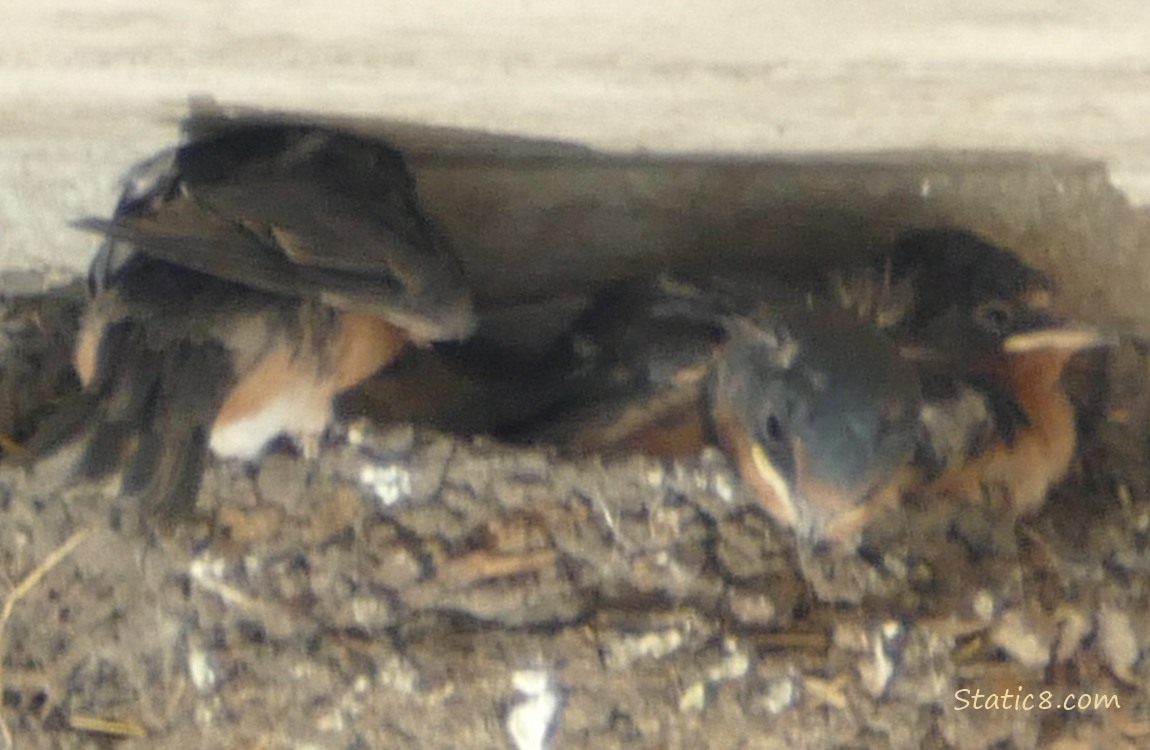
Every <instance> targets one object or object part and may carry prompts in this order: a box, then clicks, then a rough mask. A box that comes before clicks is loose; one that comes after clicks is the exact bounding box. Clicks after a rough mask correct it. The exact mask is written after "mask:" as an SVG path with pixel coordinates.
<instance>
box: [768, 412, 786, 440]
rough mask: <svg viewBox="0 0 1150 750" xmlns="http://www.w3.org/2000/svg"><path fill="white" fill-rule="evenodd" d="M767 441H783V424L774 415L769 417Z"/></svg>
mask: <svg viewBox="0 0 1150 750" xmlns="http://www.w3.org/2000/svg"><path fill="white" fill-rule="evenodd" d="M767 439H768V440H770V441H771V442H773V443H777V442H780V441H781V440H782V439H783V423H782V422H780V421H779V418H778V417H776V416H775V415H774V414H772V415H770V416H769V417H767Z"/></svg>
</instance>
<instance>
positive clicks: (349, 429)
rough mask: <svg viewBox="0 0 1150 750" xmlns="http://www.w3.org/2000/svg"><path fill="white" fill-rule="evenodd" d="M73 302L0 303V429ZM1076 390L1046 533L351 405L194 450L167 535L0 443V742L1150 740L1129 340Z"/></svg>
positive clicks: (1138, 401) (1144, 422) (32, 411)
mask: <svg viewBox="0 0 1150 750" xmlns="http://www.w3.org/2000/svg"><path fill="white" fill-rule="evenodd" d="M1063 218H1064V219H1065V217H1063ZM1135 219H1137V220H1138V221H1141V219H1140V218H1138V217H1136V216H1135V215H1133V214H1131V216H1130V220H1131V221H1134V220H1135ZM1067 221H1069V220H1067ZM1080 223H1081V224H1082V225H1087V224H1089V222H1088V221H1086V220H1083V222H1080ZM1139 226H1141V225H1139ZM1124 231H1125V230H1124ZM1119 234H1122V232H1120V231H1118V229H1115V235H1116V236H1117V235H1119ZM1122 236H1123V237H1125V238H1126V239H1125V240H1122V241H1123V242H1126V243H1128V244H1127V246H1126V249H1127V250H1128V251H1129V252H1132V253H1133V252H1141V251H1142V248H1141V245H1139V244H1138V243H1140V242H1141V241H1142V239H1141V238H1142V237H1144V236H1145V233H1144V230H1142V229H1139V230H1138V231H1133V230H1130V231H1125V234H1122ZM1040 239H1041V238H1038V237H1032V238H1031V240H1030V241H1031V243H1032V244H1036V243H1039V242H1040ZM1115 241H1117V240H1115ZM75 299H76V297H75V296H74V295H73V296H69V295H63V296H60V295H52V296H49V297H47V298H36V300H34V301H29V300H27V299H17V298H9V299H8V301H7V302H6V305H7V308H6V309H7V310H8V312H7V313H6V317H5V321H7V322H5V323H4V327H3V328H0V332H3V333H4V335H5V337H6V338H5V339H4V341H3V344H4V355H3V360H2V362H3V364H4V368H3V369H2V370H0V380H2V382H0V397H2V398H0V404H4V403H13V404H19V408H18V409H17V408H13V409H10V410H9V411H10V416H9V417H7V419H9V420H11V421H10V422H8V423H7V424H5V425H4V427H5V429H7V430H9V431H10V432H13V433H14V434H15V435H16V437H20V435H21V434H23V433H24V432H26V430H27V429H28V427H27V424H26V423H27V421H28V420H32V421H34V420H35V419H36V418H37V415H38V414H39V413H40V412H39V409H40V408H41V407H42V406H43V405H44V402H45V400H46V399H47V398H48V397H49V395H50V394H51V393H52V392H56V391H58V390H59V389H66V388H67V387H69V382H68V379H67V374H66V372H67V368H66V356H67V340H68V337H69V331H70V330H72V328H71V327H72V326H74V321H75V313H76V310H77V306H76V302H75ZM1078 304H1079V306H1080V307H1081V306H1082V302H1081V300H1079V301H1078ZM21 305H32V306H33V307H36V305H41V306H42V307H39V308H36V309H35V311H34V313H31V314H30V313H28V312H27V311H26V309H25V308H24V307H20V306H21ZM21 310H24V312H20V311H21ZM1132 317H1138V316H1132ZM13 321H23V323H19V324H18V323H17V322H13ZM25 324H27V325H34V326H43V328H42V329H41V328H32V329H28V328H24V327H21V326H23V325H25ZM38 330H43V331H44V332H45V335H44V336H36V335H28V331H38ZM37 347H39V348H41V349H43V350H44V352H41V353H40V354H38V355H36V356H39V357H41V359H39V360H37V362H40V363H41V364H38V365H36V366H35V367H29V366H23V365H21V364H20V363H27V362H28V361H29V359H28V358H29V357H30V356H31V354H30V351H33V350H37V351H38V350H39V349H37ZM45 352H47V353H45ZM1069 382H1070V384H1071V386H1072V390H1073V393H1074V396H1075V400H1076V402H1077V403H1078V405H1079V409H1080V413H1081V415H1082V421H1083V428H1082V429H1083V441H1082V449H1081V451H1080V457H1079V458H1078V459H1077V460H1076V461H1075V464H1074V467H1073V469H1072V472H1071V475H1070V476H1069V477H1068V479H1067V481H1066V483H1064V485H1062V486H1061V487H1059V488H1058V489H1057V490H1056V491H1055V492H1054V494H1053V496H1052V497H1051V499H1050V500H1049V502H1048V503H1047V506H1046V508H1045V510H1044V511H1043V512H1042V513H1041V514H1040V515H1039V516H1038V517H1036V518H1034V519H1032V520H1029V521H1026V522H1024V523H1022V524H1020V525H1018V526H1017V527H1015V526H1012V525H1010V524H1007V523H1005V522H1003V521H1002V520H1001V519H1000V518H999V517H998V514H997V511H996V508H995V507H993V504H988V506H987V507H970V506H964V507H956V506H955V505H953V504H952V503H945V502H932V501H929V500H924V501H920V502H918V503H913V504H911V503H908V504H906V505H904V507H902V508H900V509H898V510H897V511H896V512H892V513H891V514H890V515H889V516H887V517H883V518H880V519H879V520H878V521H877V522H876V523H875V524H874V526H873V528H872V529H870V530H869V531H868V533H867V535H866V537H865V539H864V542H863V546H862V547H861V549H860V550H859V551H858V552H852V553H849V554H846V553H836V552H833V551H830V552H827V551H819V550H811V549H806V548H802V547H800V546H798V545H797V544H796V542H795V540H794V539H793V537H792V535H791V534H789V533H787V532H785V531H782V530H780V529H778V528H776V527H775V526H774V525H773V524H772V522H771V521H770V520H769V519H768V518H767V517H766V516H765V514H764V513H763V512H762V511H761V510H760V509H759V508H758V507H756V505H755V504H754V502H753V501H752V499H751V497H750V494H749V493H748V492H747V491H746V490H745V489H744V488H743V487H742V486H741V484H740V483H739V481H738V478H737V476H736V475H735V473H734V472H733V471H732V468H731V467H730V465H729V464H728V463H727V461H726V460H725V459H724V458H723V457H722V456H721V455H719V454H717V453H712V452H707V453H704V454H703V455H701V456H698V457H697V458H694V459H692V460H690V461H687V462H683V463H678V464H666V463H663V462H660V461H656V460H653V459H648V458H644V457H638V456H635V457H629V458H622V459H617V460H613V461H608V462H605V461H602V460H599V459H594V458H589V459H581V460H571V459H564V458H560V457H558V456H556V455H555V454H554V453H552V452H549V451H547V450H543V449H516V448H509V447H506V446H502V445H499V444H497V443H495V442H493V441H490V440H487V439H483V438H470V439H460V438H453V437H448V436H445V435H442V434H439V433H436V432H433V431H430V430H427V429H423V428H413V427H411V426H409V425H404V424H398V425H376V424H372V423H369V422H365V421H362V420H361V421H356V422H351V423H348V424H344V425H341V426H339V427H338V428H336V429H335V430H333V432H332V434H331V435H330V436H329V439H328V440H327V441H326V443H325V445H324V447H323V450H322V452H321V456H320V458H319V459H318V461H314V462H313V461H308V460H305V459H303V458H298V457H296V456H294V455H293V454H291V453H288V452H273V453H272V454H271V455H269V456H267V457H266V458H265V459H264V460H263V461H262V462H260V463H259V464H258V465H255V466H246V465H243V464H238V463H220V462H213V463H212V464H211V465H210V467H209V470H208V473H207V475H206V478H205V486H204V489H203V492H202V493H201V497H200V505H199V508H198V511H197V514H196V516H195V517H194V518H193V519H192V520H191V521H189V522H187V523H185V524H183V525H180V526H179V527H177V528H175V529H170V530H164V529H157V528H155V527H154V526H152V525H151V524H149V523H147V522H145V521H144V520H142V519H141V517H140V515H139V513H138V509H137V508H136V507H135V506H134V505H133V504H132V503H130V502H128V501H126V500H123V499H120V498H118V497H116V493H115V491H114V490H115V488H114V486H113V485H112V484H109V485H107V486H79V485H75V484H74V483H73V482H71V481H70V480H69V479H68V477H67V475H66V474H65V473H63V472H62V467H64V466H65V465H66V464H67V458H68V456H67V455H66V454H65V455H62V456H60V457H59V458H58V459H56V460H55V461H52V462H49V463H47V464H44V465H41V466H39V467H37V468H36V469H35V470H33V471H29V470H27V469H25V468H23V467H21V466H19V465H14V464H13V463H12V460H11V459H9V461H8V462H7V463H6V466H5V467H4V468H2V469H0V597H4V598H3V604H4V606H3V608H2V609H0V628H2V630H0V633H2V639H3V640H2V641H0V654H2V657H3V661H2V664H3V672H2V676H0V682H2V684H3V702H2V706H0V718H2V719H3V723H4V736H2V737H0V748H4V747H16V748H89V747H90V748H104V747H116V748H156V747H163V748H191V747H202V748H234V749H237V750H243V749H251V750H265V749H266V750H273V749H277V750H278V749H279V748H335V749H339V750H362V749H365V748H411V749H413V750H420V749H422V748H469V749H470V748H477V749H479V748H511V749H513V750H541V749H542V748H545V747H547V748H597V749H598V748H652V749H655V748H718V749H724V748H731V749H732V750H733V749H736V748H738V749H740V750H742V749H747V750H749V749H751V748H762V749H768V748H780V749H781V748H839V747H841V748H862V747H866V748H919V747H924V748H939V749H941V748H948V749H950V748H953V749H956V750H957V749H961V750H979V749H982V748H1057V749H1060V750H1077V749H1079V748H1095V747H1107V748H1137V747H1146V746H1147V744H1150V665H1148V664H1147V660H1146V659H1145V658H1143V655H1144V654H1145V653H1146V652H1147V649H1150V601H1148V600H1150V470H1148V468H1147V467H1148V466H1150V462H1148V460H1147V450H1148V446H1150V443H1148V436H1150V351H1148V349H1147V348H1146V347H1145V346H1143V345H1141V344H1140V343H1139V342H1138V341H1137V340H1136V339H1135V338H1133V337H1127V338H1126V339H1125V340H1124V342H1123V343H1122V344H1121V345H1120V346H1117V347H1115V348H1114V349H1112V350H1109V351H1106V352H1102V353H1096V354H1093V355H1091V356H1088V357H1085V358H1084V359H1082V360H1081V361H1079V362H1077V363H1076V365H1075V367H1074V368H1073V371H1072V372H1071V373H1070V374H1069ZM47 383H51V384H52V385H51V387H45V384H47ZM1020 693H1021V698H1020ZM1071 693H1073V694H1075V696H1076V697H1075V698H1074V700H1075V701H1076V703H1075V709H1074V710H1063V709H1060V708H1057V706H1058V705H1059V703H1060V702H1062V701H1063V700H1064V699H1066V698H1067V696H1068V695H1069V694H1071ZM1079 696H1081V699H1080V697H1079ZM1096 697H1097V699H1099V704H1098V705H1091V706H1089V707H1087V705H1086V703H1087V702H1091V703H1093V702H1094V699H1095V698H1096ZM1028 698H1029V700H1028ZM1080 700H1081V706H1082V709H1081V710H1078V708H1077V706H1078V705H1079V703H1078V702H1079V701H1080ZM976 706H977V708H976ZM988 706H989V707H988Z"/></svg>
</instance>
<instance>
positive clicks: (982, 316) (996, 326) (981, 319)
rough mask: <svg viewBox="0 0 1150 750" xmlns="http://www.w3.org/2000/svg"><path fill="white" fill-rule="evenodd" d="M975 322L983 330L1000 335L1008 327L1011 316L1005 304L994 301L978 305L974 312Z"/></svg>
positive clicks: (1008, 307)
mask: <svg viewBox="0 0 1150 750" xmlns="http://www.w3.org/2000/svg"><path fill="white" fill-rule="evenodd" d="M974 317H975V321H976V322H977V323H979V324H980V325H982V326H983V327H985V328H988V329H990V330H992V331H995V332H996V333H1001V332H1002V331H1004V330H1006V327H1007V326H1009V325H1010V322H1011V319H1012V317H1013V316H1012V314H1011V309H1010V306H1009V305H1007V304H1006V303H1005V302H1000V301H997V300H996V301H994V302H987V303H985V304H983V305H980V306H979V307H978V309H977V310H975V312H974Z"/></svg>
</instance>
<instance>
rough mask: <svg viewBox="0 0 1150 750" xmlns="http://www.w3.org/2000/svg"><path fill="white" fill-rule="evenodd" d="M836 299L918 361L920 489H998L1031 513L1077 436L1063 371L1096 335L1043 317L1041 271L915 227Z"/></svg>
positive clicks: (836, 284)
mask: <svg viewBox="0 0 1150 750" xmlns="http://www.w3.org/2000/svg"><path fill="white" fill-rule="evenodd" d="M832 286H833V288H834V290H835V293H836V294H837V296H838V298H839V301H840V302H841V303H842V304H844V305H845V306H847V307H849V308H852V309H854V310H855V311H856V312H858V313H860V315H861V316H862V317H864V318H866V319H869V320H871V321H872V322H873V323H874V324H875V325H876V326H878V327H879V328H880V329H882V330H884V331H886V332H888V333H889V335H891V336H892V337H893V338H894V339H895V340H896V341H897V342H898V343H899V345H900V347H901V349H902V351H903V354H904V356H905V357H907V358H909V359H911V360H914V361H917V362H918V366H919V369H920V377H921V379H922V382H923V392H924V406H923V412H922V418H923V423H924V424H923V427H924V429H923V444H922V446H921V450H920V462H919V463H920V468H922V469H923V470H924V474H923V477H922V483H923V486H924V489H926V490H927V491H932V492H940V493H944V494H949V495H956V496H959V497H966V498H977V497H980V496H981V494H982V491H983V490H984V489H989V488H997V489H998V490H1001V491H1003V492H1004V496H1005V498H1006V500H1007V502H1008V503H1009V504H1010V508H1011V511H1012V513H1013V514H1014V515H1016V516H1023V515H1027V514H1030V513H1033V512H1035V511H1037V510H1038V509H1039V508H1040V507H1041V505H1042V503H1043V501H1044V499H1045V497H1046V494H1047V492H1048V491H1049V489H1050V487H1051V486H1052V485H1053V484H1054V483H1056V482H1057V481H1058V480H1059V479H1061V477H1062V476H1063V475H1064V474H1065V472H1066V470H1067V468H1068V467H1069V465H1070V461H1071V459H1072V457H1073V453H1074V449H1075V444H1076V440H1077V435H1076V424H1075V419H1074V413H1073V410H1072V408H1071V406H1070V403H1069V401H1068V399H1067V396H1066V393H1065V391H1064V389H1063V386H1062V382H1061V381H1062V373H1063V370H1064V368H1065V366H1066V363H1067V362H1068V360H1069V359H1070V357H1071V356H1072V355H1073V354H1074V353H1075V352H1077V351H1080V350H1082V349H1085V348H1089V347H1093V346H1098V345H1100V344H1103V343H1105V338H1104V337H1103V336H1101V335H1100V334H1099V332H1097V331H1095V330H1093V329H1090V328H1088V327H1086V326H1082V325H1078V324H1075V323H1072V322H1071V321H1069V320H1067V319H1065V318H1062V317H1060V316H1058V315H1057V314H1056V313H1054V312H1053V311H1052V309H1051V306H1052V303H1053V298H1054V292H1055V286H1054V283H1053V281H1052V280H1051V279H1050V277H1048V276H1047V275H1045V274H1043V273H1042V272H1040V271H1038V270H1037V269H1034V268H1032V267H1030V266H1028V265H1027V264H1025V263H1024V262H1023V261H1022V260H1020V259H1019V258H1018V257H1017V256H1016V255H1014V254H1013V253H1011V252H1010V251H1008V250H1005V249H1003V248H1000V247H997V246H995V245H993V244H991V243H990V242H988V241H986V240H984V239H982V238H980V237H978V236H977V235H975V234H973V233H971V232H969V231H966V230H960V229H947V228H944V229H926V230H914V231H911V232H907V233H905V234H904V235H902V236H901V237H900V238H899V239H898V240H897V241H896V243H895V245H894V247H893V249H892V250H891V252H890V253H889V254H888V255H886V256H885V257H883V258H881V259H880V262H879V263H878V264H877V265H875V266H872V267H870V268H869V269H868V270H867V271H864V272H861V273H859V272H856V273H836V274H834V275H832Z"/></svg>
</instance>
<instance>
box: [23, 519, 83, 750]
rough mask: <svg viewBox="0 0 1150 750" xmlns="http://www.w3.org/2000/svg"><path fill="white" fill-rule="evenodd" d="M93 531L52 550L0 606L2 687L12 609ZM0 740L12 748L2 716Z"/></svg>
mask: <svg viewBox="0 0 1150 750" xmlns="http://www.w3.org/2000/svg"><path fill="white" fill-rule="evenodd" d="M90 533H92V530H91V529H80V530H79V531H77V532H76V533H75V534H73V535H72V536H70V537H68V539H67V540H66V541H65V542H64V543H63V544H61V545H60V546H59V547H57V548H56V549H55V550H53V551H52V554H50V555H48V556H47V557H46V558H44V560H43V562H41V563H40V564H39V565H37V566H36V567H35V568H33V569H32V572H31V573H29V574H28V575H26V576H24V579H23V580H22V581H20V583H18V584H16V587H15V588H13V589H12V590H11V591H9V592H8V594H7V595H6V596H5V597H4V606H3V607H0V689H3V686H4V651H5V646H6V644H5V643H4V634H5V631H6V630H7V628H8V620H9V619H11V618H12V610H14V609H15V608H16V603H17V602H18V601H20V600H21V599H23V598H24V597H25V596H27V595H28V592H30V591H31V590H32V589H34V588H36V586H37V584H39V583H40V580H41V579H42V578H43V577H44V576H45V575H47V574H48V571H50V570H52V568H54V567H56V566H57V565H59V564H60V561H61V560H63V559H64V558H65V557H67V556H68V555H70V554H71V553H72V550H74V549H76V547H78V546H80V543H81V542H83V541H84V539H86V538H87V537H88V535H89V534H90ZM0 740H3V743H4V744H3V750H11V748H12V733H11V732H10V731H9V730H8V724H7V722H5V721H4V717H3V716H0Z"/></svg>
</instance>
